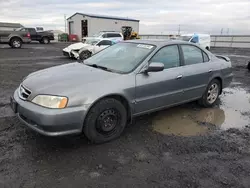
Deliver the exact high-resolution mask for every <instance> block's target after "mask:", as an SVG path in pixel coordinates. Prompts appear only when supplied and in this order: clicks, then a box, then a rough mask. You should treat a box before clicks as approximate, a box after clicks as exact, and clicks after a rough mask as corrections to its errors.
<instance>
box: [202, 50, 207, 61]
mask: <svg viewBox="0 0 250 188" xmlns="http://www.w3.org/2000/svg"><path fill="white" fill-rule="evenodd" d="M202 53H203V62H208V61H209V58H208V55H207V54H206V53H205V52H202Z"/></svg>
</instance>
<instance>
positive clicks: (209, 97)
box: [199, 79, 222, 107]
mask: <svg viewBox="0 0 250 188" xmlns="http://www.w3.org/2000/svg"><path fill="white" fill-rule="evenodd" d="M221 87H222V86H221V82H220V81H219V80H217V79H214V80H212V81H211V82H210V83H209V84H208V87H207V89H206V91H205V93H204V94H203V96H202V98H201V99H200V100H199V103H200V104H201V105H202V106H204V107H211V106H213V105H214V104H215V102H216V101H217V99H218V97H219V95H220V91H221Z"/></svg>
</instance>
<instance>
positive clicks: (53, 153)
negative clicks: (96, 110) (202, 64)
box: [0, 44, 250, 188]
mask: <svg viewBox="0 0 250 188" xmlns="http://www.w3.org/2000/svg"><path fill="white" fill-rule="evenodd" d="M65 46H67V44H50V45H41V44H30V45H24V46H23V48H22V49H10V48H9V47H8V46H6V45H0V188H2V187H6V188H19V187H21V188H34V187H36V188H51V187H53V188H57V187H58V188H64V187H65V188H68V187H69V188H70V187H72V188H78V187H79V188H80V187H81V188H82V187H100V188H101V187H107V188H112V187H114V188H116V187H120V188H125V187H128V188H133V187H143V188H147V187H149V188H152V187H162V188H163V187H164V188H168V187H169V188H170V187H171V188H172V187H173V188H183V187H190V188H196V187H197V188H198V187H206V188H211V187H213V188H217V187H225V188H229V187H239V188H241V187H242V188H243V187H245V188H249V187H250V178H249V177H250V148H249V144H250V128H248V126H250V95H249V91H250V72H248V71H247V70H246V68H245V64H246V62H247V61H248V60H250V49H226V48H216V49H212V51H213V52H214V53H216V54H223V55H228V56H229V57H230V58H231V60H232V64H233V71H234V75H235V77H234V81H233V83H232V84H231V86H230V88H228V89H226V90H225V91H224V92H223V94H222V95H221V97H220V100H219V101H218V104H217V105H216V106H215V107H214V108H211V109H202V108H200V107H199V106H198V105H197V104H196V103H190V104H186V105H182V106H180V107H175V108H170V109H168V110H165V111H161V112H157V113H153V114H150V115H147V116H142V117H140V118H137V119H136V120H135V121H134V123H132V124H131V125H128V126H127V128H126V130H125V132H124V133H123V135H122V136H121V137H120V138H119V139H117V140H114V141H112V142H109V143H106V144H102V145H93V144H90V143H89V142H88V141H87V140H86V138H85V137H84V136H69V137H60V138H50V137H44V136H41V135H39V134H36V133H34V132H33V131H31V130H29V129H28V128H27V127H25V126H24V125H22V124H21V123H19V121H18V120H17V118H16V117H15V116H14V114H13V113H12V111H11V109H10V107H9V97H10V96H11V95H12V94H13V92H14V90H15V88H17V87H18V85H19V84H20V82H21V81H22V79H23V78H24V77H25V76H26V75H27V74H29V73H31V72H33V71H36V70H39V69H43V68H47V67H51V66H55V65H60V64H65V63H70V62H73V60H70V59H67V58H65V57H62V53H61V49H62V48H63V47H65Z"/></svg>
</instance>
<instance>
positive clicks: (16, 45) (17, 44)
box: [13, 40, 20, 48]
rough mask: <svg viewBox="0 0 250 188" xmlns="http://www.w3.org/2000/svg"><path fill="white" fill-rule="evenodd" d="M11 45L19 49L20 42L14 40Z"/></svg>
mask: <svg viewBox="0 0 250 188" xmlns="http://www.w3.org/2000/svg"><path fill="white" fill-rule="evenodd" d="M13 45H14V46H15V47H16V48H18V47H20V41H17V40H15V41H14V42H13Z"/></svg>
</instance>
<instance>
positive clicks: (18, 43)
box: [9, 37, 23, 48]
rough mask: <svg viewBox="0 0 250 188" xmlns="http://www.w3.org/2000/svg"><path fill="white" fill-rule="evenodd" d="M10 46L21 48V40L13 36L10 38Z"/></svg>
mask: <svg viewBox="0 0 250 188" xmlns="http://www.w3.org/2000/svg"><path fill="white" fill-rule="evenodd" d="M9 45H10V46H11V47H12V48H21V47H22V45H23V42H22V40H21V39H20V38H18V37H14V38H12V39H11V40H10V44H9Z"/></svg>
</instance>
